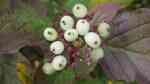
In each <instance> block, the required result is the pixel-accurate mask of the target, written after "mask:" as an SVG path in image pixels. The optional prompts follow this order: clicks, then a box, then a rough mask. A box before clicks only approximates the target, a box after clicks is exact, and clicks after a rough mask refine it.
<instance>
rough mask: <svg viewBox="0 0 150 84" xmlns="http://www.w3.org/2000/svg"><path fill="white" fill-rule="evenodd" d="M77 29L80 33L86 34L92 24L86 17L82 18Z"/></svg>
mask: <svg viewBox="0 0 150 84" xmlns="http://www.w3.org/2000/svg"><path fill="white" fill-rule="evenodd" d="M76 29H77V31H78V33H79V35H82V36H83V35H85V34H87V33H88V32H89V30H90V24H89V22H88V21H87V20H86V19H80V20H79V21H78V22H77V24H76Z"/></svg>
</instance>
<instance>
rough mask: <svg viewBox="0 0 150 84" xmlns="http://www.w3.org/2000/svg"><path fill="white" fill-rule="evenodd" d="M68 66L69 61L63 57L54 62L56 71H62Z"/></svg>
mask: <svg viewBox="0 0 150 84" xmlns="http://www.w3.org/2000/svg"><path fill="white" fill-rule="evenodd" d="M66 65H67V59H66V58H65V57H64V56H62V55H59V56H56V57H54V59H53V60H52V66H53V67H54V69H55V70H56V71H60V70H62V69H64V68H65V67H66Z"/></svg>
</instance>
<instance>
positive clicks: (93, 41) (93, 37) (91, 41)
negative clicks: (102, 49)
mask: <svg viewBox="0 0 150 84" xmlns="http://www.w3.org/2000/svg"><path fill="white" fill-rule="evenodd" d="M84 39H85V42H86V43H87V44H88V45H89V46H90V47H92V48H97V47H99V46H100V44H101V39H100V37H99V36H98V34H96V33H95V32H89V33H87V34H86V35H85V36H84Z"/></svg>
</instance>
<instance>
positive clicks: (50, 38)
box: [43, 27, 58, 41]
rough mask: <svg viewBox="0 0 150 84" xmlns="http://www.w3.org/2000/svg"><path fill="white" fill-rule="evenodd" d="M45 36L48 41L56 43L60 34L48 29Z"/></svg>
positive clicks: (44, 33)
mask: <svg viewBox="0 0 150 84" xmlns="http://www.w3.org/2000/svg"><path fill="white" fill-rule="evenodd" d="M43 36H44V38H45V39H46V40H48V41H54V40H56V39H57V37H58V33H57V31H56V30H55V29H54V28H51V27H48V28H46V29H45V30H44V32H43Z"/></svg>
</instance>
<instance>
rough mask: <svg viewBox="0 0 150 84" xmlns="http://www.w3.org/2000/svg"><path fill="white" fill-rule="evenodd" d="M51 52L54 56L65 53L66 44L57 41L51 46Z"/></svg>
mask: <svg viewBox="0 0 150 84" xmlns="http://www.w3.org/2000/svg"><path fill="white" fill-rule="evenodd" d="M50 50H51V51H52V52H53V53H54V54H61V53H62V52H63V51H64V44H63V42H61V41H55V42H53V43H52V44H51V46H50Z"/></svg>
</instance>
